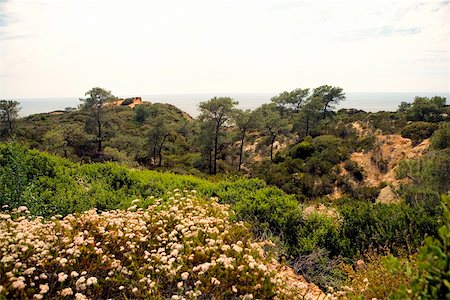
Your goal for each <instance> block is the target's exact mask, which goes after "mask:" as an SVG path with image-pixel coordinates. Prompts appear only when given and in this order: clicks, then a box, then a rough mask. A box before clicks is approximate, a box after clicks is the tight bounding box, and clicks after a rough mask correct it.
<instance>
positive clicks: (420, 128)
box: [401, 122, 437, 144]
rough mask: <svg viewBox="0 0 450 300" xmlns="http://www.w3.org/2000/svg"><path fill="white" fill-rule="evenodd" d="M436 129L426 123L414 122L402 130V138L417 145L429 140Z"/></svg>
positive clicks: (434, 126)
mask: <svg viewBox="0 0 450 300" xmlns="http://www.w3.org/2000/svg"><path fill="white" fill-rule="evenodd" d="M436 129H437V125H436V124H432V123H427V122H414V123H411V124H409V125H407V126H405V127H404V128H403V129H402V132H401V134H402V137H404V138H408V139H411V140H412V141H413V143H414V144H419V143H420V142H422V141H423V140H424V139H427V138H429V137H430V136H431V135H432V134H433V132H434V131H435V130H436Z"/></svg>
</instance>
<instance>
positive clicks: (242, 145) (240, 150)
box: [238, 130, 245, 171]
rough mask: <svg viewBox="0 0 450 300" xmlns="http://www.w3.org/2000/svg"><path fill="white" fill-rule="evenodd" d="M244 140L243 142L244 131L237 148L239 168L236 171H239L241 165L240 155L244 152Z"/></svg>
mask: <svg viewBox="0 0 450 300" xmlns="http://www.w3.org/2000/svg"><path fill="white" fill-rule="evenodd" d="M244 140H245V130H244V131H243V132H242V137H241V146H240V148H239V167H238V171H240V170H241V165H242V153H243V150H244Z"/></svg>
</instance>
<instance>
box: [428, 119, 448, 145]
mask: <svg viewBox="0 0 450 300" xmlns="http://www.w3.org/2000/svg"><path fill="white" fill-rule="evenodd" d="M431 145H432V147H433V149H438V150H439V149H447V148H449V147H450V122H444V123H442V124H441V125H440V126H439V129H438V130H436V131H435V132H434V133H433V136H432V137H431Z"/></svg>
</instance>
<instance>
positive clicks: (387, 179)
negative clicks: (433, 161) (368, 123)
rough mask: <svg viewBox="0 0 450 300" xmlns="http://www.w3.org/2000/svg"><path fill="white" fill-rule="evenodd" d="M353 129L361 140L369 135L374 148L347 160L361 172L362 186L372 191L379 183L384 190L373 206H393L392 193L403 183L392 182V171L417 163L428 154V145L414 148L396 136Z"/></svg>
mask: <svg viewBox="0 0 450 300" xmlns="http://www.w3.org/2000/svg"><path fill="white" fill-rule="evenodd" d="M353 127H354V128H355V129H356V130H357V131H358V133H359V134H360V135H361V136H363V135H367V134H373V135H374V136H375V139H376V141H375V147H374V149H373V150H370V151H367V152H354V153H352V154H351V155H350V160H352V161H354V162H356V163H357V164H358V166H360V167H361V168H362V169H363V171H364V182H363V183H364V184H365V185H366V186H371V187H376V186H379V185H380V184H381V183H382V182H384V183H386V184H387V186H386V187H385V188H383V189H382V190H381V192H380V195H379V196H378V199H377V202H396V201H398V198H397V197H396V193H395V191H396V189H398V187H399V186H400V184H401V183H402V182H404V180H399V179H397V178H396V168H397V166H398V164H399V163H400V161H402V160H404V159H417V158H419V157H421V156H423V155H425V154H426V153H427V152H428V149H429V147H430V141H429V140H428V139H426V140H424V141H422V143H420V144H419V145H417V146H415V145H414V144H413V141H412V140H410V139H408V138H404V137H402V136H401V135H398V134H390V135H383V134H381V133H380V132H373V133H372V132H370V129H367V128H365V127H364V126H363V124H361V123H359V122H355V123H354V124H353Z"/></svg>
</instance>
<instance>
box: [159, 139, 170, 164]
mask: <svg viewBox="0 0 450 300" xmlns="http://www.w3.org/2000/svg"><path fill="white" fill-rule="evenodd" d="M168 136H169V135H165V136H164V138H163V140H162V142H161V144H160V146H159V150H158V156H159V161H158V167H161V165H162V148H163V146H164V143H165V142H166V139H167V137H168Z"/></svg>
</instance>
